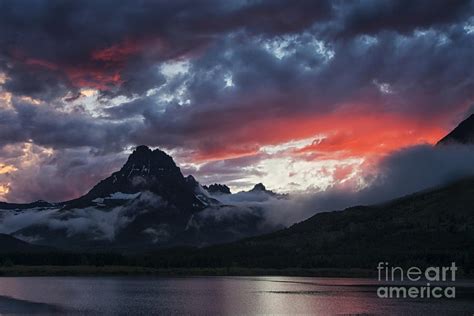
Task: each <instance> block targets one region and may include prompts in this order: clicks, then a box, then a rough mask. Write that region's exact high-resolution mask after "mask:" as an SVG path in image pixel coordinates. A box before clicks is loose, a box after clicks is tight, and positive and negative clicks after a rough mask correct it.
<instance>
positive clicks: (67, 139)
mask: <svg viewBox="0 0 474 316" xmlns="http://www.w3.org/2000/svg"><path fill="white" fill-rule="evenodd" d="M12 107H13V109H14V110H1V109H0V114H1V118H0V131H2V137H1V138H0V141H1V142H0V144H2V143H4V144H6V143H15V142H28V141H33V142H34V143H35V144H38V145H42V146H48V147H53V148H73V147H83V146H89V147H94V148H97V149H100V150H102V151H110V150H115V151H118V150H122V149H123V146H124V144H125V143H126V142H127V135H126V132H130V131H131V130H133V128H134V126H133V125H132V123H131V122H122V123H120V122H110V121H101V120H100V119H93V118H91V117H89V116H88V115H87V114H85V113H81V112H76V113H74V112H72V113H63V112H60V111H57V110H54V109H53V108H50V107H47V106H45V105H44V104H39V105H36V104H32V103H29V102H26V101H21V100H16V99H15V98H14V99H13V100H12Z"/></svg>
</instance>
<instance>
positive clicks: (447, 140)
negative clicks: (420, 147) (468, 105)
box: [438, 114, 474, 145]
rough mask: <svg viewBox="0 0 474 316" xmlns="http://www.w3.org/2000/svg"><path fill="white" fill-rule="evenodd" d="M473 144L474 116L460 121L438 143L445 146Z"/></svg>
mask: <svg viewBox="0 0 474 316" xmlns="http://www.w3.org/2000/svg"><path fill="white" fill-rule="evenodd" d="M453 143H459V144H474V114H472V115H471V116H469V117H468V118H467V119H465V120H464V121H462V122H461V123H460V124H459V125H458V126H457V127H456V128H455V129H454V130H452V131H451V132H450V133H449V134H448V135H446V136H445V137H444V138H443V139H441V140H440V141H439V142H438V145H446V144H453Z"/></svg>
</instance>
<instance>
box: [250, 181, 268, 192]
mask: <svg viewBox="0 0 474 316" xmlns="http://www.w3.org/2000/svg"><path fill="white" fill-rule="evenodd" d="M250 191H267V188H266V187H265V186H264V185H263V183H257V184H256V185H255V186H254V187H253V189H252V190H250Z"/></svg>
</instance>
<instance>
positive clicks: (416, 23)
mask: <svg viewBox="0 0 474 316" xmlns="http://www.w3.org/2000/svg"><path fill="white" fill-rule="evenodd" d="M111 8H113V9H111ZM426 8H429V10H427V9H426ZM473 45H474V2H473V1H461V0H454V1H449V2H446V1H389V0H386V1H205V2H202V3H200V4H199V5H198V6H197V5H196V4H195V2H194V1H173V3H170V2H169V1H140V2H139V3H136V2H121V3H116V2H115V1H114V2H113V3H111V2H110V1H100V2H97V1H80V2H73V1H68V2H64V1H35V2H31V3H27V2H22V1H3V2H2V3H1V4H0V199H2V200H7V201H10V202H30V201H33V200H37V199H44V200H49V201H61V200H67V199H72V198H75V197H78V196H80V195H81V194H83V193H85V192H87V191H88V190H89V189H90V188H91V187H92V186H93V185H94V184H95V183H97V181H99V180H100V179H103V178H105V177H106V176H108V175H110V173H111V172H113V171H114V170H117V169H118V168H120V166H121V165H122V164H123V162H124V161H125V159H126V156H127V154H128V153H129V152H130V149H131V148H133V147H134V146H137V145H140V144H146V145H149V146H154V147H160V148H162V149H165V150H167V151H168V152H169V153H170V154H172V155H173V157H175V159H176V160H177V162H178V163H179V164H180V166H182V169H183V171H184V172H185V173H187V174H193V175H195V176H196V177H197V179H198V180H200V181H201V182H202V183H203V184H209V183H213V182H221V183H226V184H228V185H230V186H231V188H232V189H233V191H240V190H247V189H249V188H251V187H252V186H253V185H254V184H255V183H257V182H263V183H265V185H266V186H267V187H269V188H270V189H273V190H275V191H279V192H290V193H293V194H292V195H293V196H298V197H299V198H298V199H293V198H290V199H288V200H285V201H284V202H283V205H284V204H285V203H286V204H289V203H295V204H296V205H295V206H291V207H293V209H295V210H298V211H295V219H301V218H304V217H306V216H307V215H309V214H312V212H314V211H319V210H327V209H333V208H341V207H345V206H349V205H352V204H354V203H373V202H378V201H381V200H383V199H388V198H393V197H396V196H400V195H403V194H406V193H410V192H413V191H416V190H418V189H423V188H427V187H430V186H436V185H440V184H442V183H444V182H446V181H450V180H452V179H454V177H456V176H459V175H466V174H469V173H470V172H471V171H472V170H471V169H470V166H469V165H466V161H469V159H466V158H465V156H466V155H467V156H470V155H471V150H470V149H456V148H454V147H452V148H449V149H448V148H442V149H439V148H433V147H431V146H430V145H427V144H434V143H436V142H437V141H438V140H439V139H440V138H441V137H442V136H444V135H445V134H446V132H447V131H449V130H450V129H451V128H452V127H454V126H455V125H456V124H457V123H458V122H459V121H461V120H462V119H463V118H465V117H466V115H467V114H468V113H469V112H470V109H472V108H471V106H472V104H473V99H474V98H473V97H474V95H473V91H474V77H473V73H472V66H471V65H472V48H473ZM463 155H464V158H463V159H457V157H462V156H463ZM453 161H456V162H457V163H453ZM295 192H297V193H295ZM342 192H344V193H342ZM350 192H353V193H350ZM303 194H304V195H303ZM342 195H343V196H344V197H342ZM280 202H281V201H280ZM242 203H247V202H242ZM257 203H267V205H268V209H273V210H274V211H273V213H272V214H270V215H269V218H272V219H273V218H275V220H276V221H277V222H285V221H286V220H285V219H284V218H285V216H282V215H279V211H278V207H276V206H275V207H274V206H273V205H272V203H273V201H272V200H271V199H270V200H269V201H266V202H257ZM264 206H266V205H264ZM270 206H271V207H270ZM285 207H286V206H285ZM268 212H269V213H270V210H269V211H268ZM85 216H86V217H87V215H85ZM278 217H281V218H282V219H278ZM292 220H293V219H292ZM288 221H290V220H288Z"/></svg>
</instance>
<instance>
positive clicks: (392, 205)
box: [154, 178, 474, 269]
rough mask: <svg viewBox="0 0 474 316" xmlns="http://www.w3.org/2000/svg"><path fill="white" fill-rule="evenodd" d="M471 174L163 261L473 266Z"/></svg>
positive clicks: (160, 256) (275, 265)
mask: <svg viewBox="0 0 474 316" xmlns="http://www.w3.org/2000/svg"><path fill="white" fill-rule="evenodd" d="M473 257H474V178H470V179H465V180H462V181H459V182H456V183H454V184H451V185H449V186H446V187H443V188H439V189H435V190H432V191H429V192H423V193H418V194H413V195H410V196H406V197H404V198H400V199H398V200H394V201H391V202H389V203H386V204H382V205H375V206H357V207H352V208H348V209H346V210H344V211H339V212H326V213H319V214H316V215H314V216H313V217H311V218H309V219H308V220H305V221H303V222H300V223H298V224H295V225H293V226H292V227H290V228H287V229H284V230H281V231H278V232H275V233H272V234H268V235H264V236H260V237H255V238H249V239H245V240H242V241H239V242H234V243H231V244H226V245H219V246H213V247H208V248H204V249H201V250H194V251H190V253H189V254H183V253H180V254H179V256H178V254H173V253H172V252H171V251H170V252H169V253H160V254H158V255H157V257H155V258H154V259H155V260H157V261H158V262H162V264H164V263H166V264H167V265H168V266H170V265H171V266H209V265H210V266H215V267H218V266H241V267H259V268H287V267H303V268H320V267H339V268H374V267H375V266H376V264H377V262H379V261H389V262H392V263H397V264H407V265H408V264H434V263H441V262H451V261H456V262H457V264H458V265H459V266H462V267H463V268H464V269H474V266H473V261H474V258H473Z"/></svg>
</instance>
